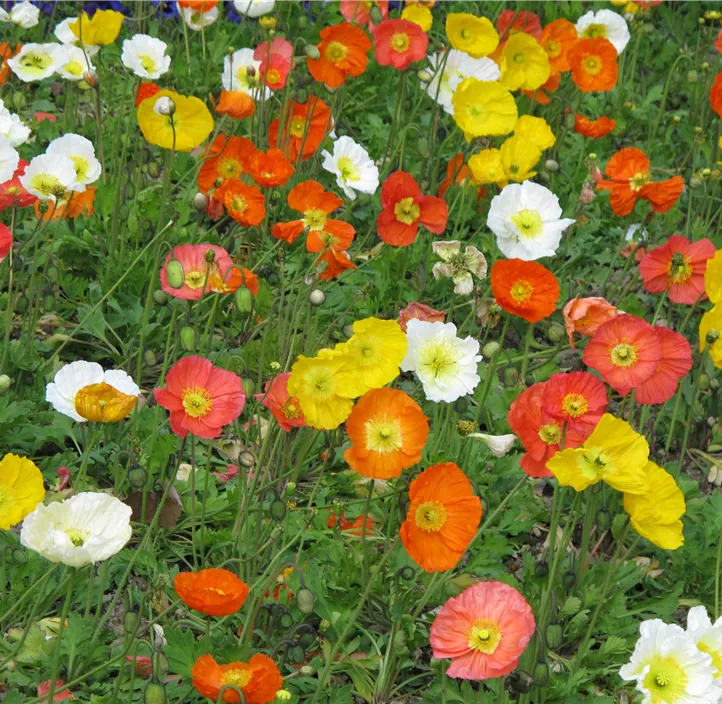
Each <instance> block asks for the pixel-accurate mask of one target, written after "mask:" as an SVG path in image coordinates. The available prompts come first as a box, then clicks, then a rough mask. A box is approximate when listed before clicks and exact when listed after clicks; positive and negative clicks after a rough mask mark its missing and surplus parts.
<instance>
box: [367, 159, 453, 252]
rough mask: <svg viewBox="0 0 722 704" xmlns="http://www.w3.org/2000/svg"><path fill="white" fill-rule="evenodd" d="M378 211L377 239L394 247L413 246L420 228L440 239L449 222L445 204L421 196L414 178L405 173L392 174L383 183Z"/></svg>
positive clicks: (434, 197)
mask: <svg viewBox="0 0 722 704" xmlns="http://www.w3.org/2000/svg"><path fill="white" fill-rule="evenodd" d="M381 207H382V208H383V210H382V211H381V214H380V215H379V219H378V233H379V237H380V238H381V239H382V240H383V241H384V242H387V243H388V244H392V245H395V246H397V247H406V246H408V245H410V244H413V242H414V240H415V239H416V235H417V234H418V232H419V225H420V224H421V225H423V226H424V227H425V228H426V229H427V230H428V231H429V232H432V233H433V234H435V235H440V234H441V233H442V232H443V231H444V230H445V229H446V222H447V220H448V218H449V206H448V205H447V204H446V202H445V201H443V200H442V199H441V198H437V197H436V196H425V195H422V194H421V188H419V184H418V183H416V180H415V179H414V177H413V176H412V175H411V174H407V173H406V172H404V171H394V173H392V174H391V175H390V176H389V177H388V178H387V179H386V181H385V182H384V185H383V186H382V188H381Z"/></svg>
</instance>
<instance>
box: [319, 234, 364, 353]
mask: <svg viewBox="0 0 722 704" xmlns="http://www.w3.org/2000/svg"><path fill="white" fill-rule="evenodd" d="M318 238H319V239H320V240H321V242H323V244H324V245H325V246H326V247H335V246H336V245H337V244H338V242H339V239H338V237H336V236H334V235H332V234H331V233H330V232H319V233H318ZM364 354H370V352H368V353H367V352H366V351H364Z"/></svg>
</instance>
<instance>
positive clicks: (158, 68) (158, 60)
mask: <svg viewBox="0 0 722 704" xmlns="http://www.w3.org/2000/svg"><path fill="white" fill-rule="evenodd" d="M167 48H168V45H167V44H166V43H165V42H162V41H161V40H160V39H156V38H155V37H149V36H148V35H147V34H136V35H135V36H134V37H133V38H131V39H126V40H125V41H124V42H123V53H122V54H121V56H120V59H121V61H122V62H123V65H124V66H125V67H126V68H129V69H130V70H131V71H132V72H133V73H134V74H135V75H136V76H140V77H141V78H160V77H161V76H162V75H163V74H164V73H166V72H167V71H168V69H169V68H170V56H166V54H165V52H166V49H167Z"/></svg>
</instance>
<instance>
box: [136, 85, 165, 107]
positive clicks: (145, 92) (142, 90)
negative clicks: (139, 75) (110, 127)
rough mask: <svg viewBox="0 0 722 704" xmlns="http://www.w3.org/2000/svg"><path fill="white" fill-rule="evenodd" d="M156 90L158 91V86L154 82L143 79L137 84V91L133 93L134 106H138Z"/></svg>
mask: <svg viewBox="0 0 722 704" xmlns="http://www.w3.org/2000/svg"><path fill="white" fill-rule="evenodd" d="M158 92H160V86H159V85H156V84H155V83H150V82H146V81H143V82H142V83H140V84H138V92H137V93H136V94H135V106H136V107H139V106H140V104H141V103H142V102H143V101H144V100H147V99H148V98H152V97H153V96H154V95H155V94H156V93H158Z"/></svg>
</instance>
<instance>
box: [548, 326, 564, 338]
mask: <svg viewBox="0 0 722 704" xmlns="http://www.w3.org/2000/svg"><path fill="white" fill-rule="evenodd" d="M564 333H565V330H564V326H563V325H559V323H554V324H552V325H550V326H549V329H548V330H547V339H548V340H549V341H550V342H559V341H560V340H562V339H563V338H564Z"/></svg>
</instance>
